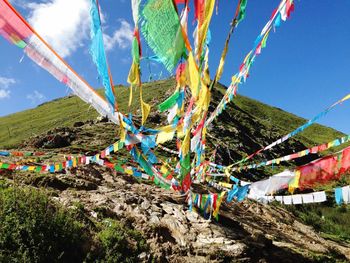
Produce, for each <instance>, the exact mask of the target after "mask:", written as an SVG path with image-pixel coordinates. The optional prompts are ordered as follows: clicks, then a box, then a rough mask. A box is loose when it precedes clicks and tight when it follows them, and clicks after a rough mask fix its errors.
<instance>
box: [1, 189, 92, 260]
mask: <svg viewBox="0 0 350 263" xmlns="http://www.w3.org/2000/svg"><path fill="white" fill-rule="evenodd" d="M0 222H1V223H0V262H81V261H82V260H83V258H84V255H85V254H86V253H85V252H84V249H83V247H84V243H85V242H86V238H85V237H84V229H83V225H82V224H81V223H79V222H78V221H77V220H76V219H75V217H74V215H73V213H72V212H70V211H67V210H65V209H63V208H62V207H60V206H59V205H57V204H55V203H53V202H52V201H50V200H49V197H48V196H47V195H46V194H45V193H44V192H43V191H40V190H34V189H30V188H14V187H9V188H6V187H0Z"/></svg>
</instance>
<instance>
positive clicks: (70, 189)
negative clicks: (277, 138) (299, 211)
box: [0, 122, 350, 262]
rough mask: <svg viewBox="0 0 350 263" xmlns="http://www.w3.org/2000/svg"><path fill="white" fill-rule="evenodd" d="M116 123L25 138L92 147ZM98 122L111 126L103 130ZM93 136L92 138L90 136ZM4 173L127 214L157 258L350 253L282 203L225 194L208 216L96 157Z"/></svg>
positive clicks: (339, 257)
mask: <svg viewBox="0 0 350 263" xmlns="http://www.w3.org/2000/svg"><path fill="white" fill-rule="evenodd" d="M82 126H83V128H82ZM111 127H114V126H112V124H109V123H104V122H100V123H98V124H94V123H92V122H89V123H77V124H76V125H75V127H73V128H69V129H68V128H62V129H58V130H55V131H52V132H49V133H47V134H45V135H42V136H38V137H36V138H31V139H29V140H28V141H27V142H26V143H25V145H24V146H26V147H27V148H28V149H30V150H36V149H37V148H38V147H40V148H41V149H47V150H48V149H50V150H48V151H52V156H55V154H56V153H57V152H60V153H66V154H67V153H76V152H82V151H83V152H84V153H93V152H95V151H96V149H103V147H105V146H107V145H108V144H109V143H110V142H111V141H113V140H112V138H113V137H115V134H116V130H113V129H111ZM98 129H100V130H104V131H105V132H104V133H103V134H102V135H99V134H100V133H98V132H96V130H98ZM107 130H109V131H110V132H109V133H108V134H106V131H107ZM92 136H94V140H93V141H91V139H90V140H89V138H91V137H92ZM88 142H89V143H88ZM87 145H89V147H90V148H88V146H87ZM94 147H95V148H94ZM58 148H59V149H58ZM52 156H49V157H47V158H49V159H50V158H51V159H52V158H53V157H52ZM115 156H116V157H117V158H118V155H115ZM51 159H50V160H51ZM16 160H18V158H10V159H7V161H16ZM0 178H6V180H9V181H12V182H13V183H15V184H20V185H31V186H33V187H46V188H48V189H51V190H52V191H53V196H54V197H53V198H54V199H56V200H57V201H59V202H61V203H62V204H64V205H65V206H67V207H73V208H74V207H75V206H76V204H77V203H79V204H81V205H82V206H83V208H84V211H85V213H86V216H87V217H93V218H95V219H97V220H103V218H106V217H109V218H114V219H117V220H120V221H125V222H128V223H129V224H131V225H132V226H133V227H134V228H135V229H137V230H139V231H140V232H141V233H142V234H143V235H144V237H145V238H146V240H147V243H148V244H149V246H150V253H151V254H152V258H153V259H154V260H155V261H156V262H189V261H191V262H230V261H233V262H310V261H311V262H312V261H320V262H324V261H340V262H346V261H350V244H347V243H343V244H340V243H335V242H333V241H330V240H326V239H324V238H322V237H321V236H320V235H319V233H316V232H315V231H314V230H313V229H312V228H311V227H309V226H306V225H304V224H302V223H300V222H299V221H298V220H297V219H296V218H295V217H294V216H293V215H292V214H291V213H289V212H287V211H286V210H284V209H283V208H281V207H278V206H277V205H263V204H258V203H256V202H252V201H250V200H245V201H244V202H242V203H235V202H232V203H225V202H224V203H223V205H222V206H221V210H220V216H219V220H218V221H215V220H214V219H212V220H205V219H203V217H202V216H201V215H200V214H198V213H196V212H195V211H189V210H188V207H187V206H186V204H185V197H184V196H181V195H180V194H178V193H176V192H174V191H170V190H169V191H167V190H163V189H161V188H158V187H157V186H155V185H153V184H151V183H148V182H146V181H138V180H137V179H135V178H133V177H130V176H127V175H124V174H120V173H116V172H115V171H112V170H110V169H108V168H106V167H101V166H98V165H97V164H90V165H87V166H80V167H78V168H76V169H72V170H69V171H67V172H66V173H56V174H52V175H40V176H39V175H37V174H34V173H27V172H16V173H15V172H9V171H2V172H1V173H0ZM139 258H140V261H148V260H149V258H150V255H149V254H147V253H142V254H141V255H139Z"/></svg>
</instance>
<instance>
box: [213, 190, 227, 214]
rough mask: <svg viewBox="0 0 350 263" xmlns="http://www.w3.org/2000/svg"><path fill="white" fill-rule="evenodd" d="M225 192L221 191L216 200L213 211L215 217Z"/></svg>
mask: <svg viewBox="0 0 350 263" xmlns="http://www.w3.org/2000/svg"><path fill="white" fill-rule="evenodd" d="M225 194H226V192H222V193H221V194H220V196H219V197H218V199H217V201H216V208H215V210H214V211H213V216H214V217H217V216H218V215H219V210H220V205H221V203H222V200H223V199H224V196H225Z"/></svg>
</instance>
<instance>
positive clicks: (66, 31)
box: [26, 0, 90, 57]
mask: <svg viewBox="0 0 350 263" xmlns="http://www.w3.org/2000/svg"><path fill="white" fill-rule="evenodd" d="M26 7H27V8H28V9H29V10H30V15H29V19H28V20H29V22H30V24H31V25H32V26H33V28H34V29H35V30H36V31H37V32H38V33H39V34H40V35H41V36H42V37H43V38H44V39H45V40H46V41H47V42H48V43H49V44H50V45H51V46H52V47H53V48H54V49H55V50H56V51H57V52H58V54H60V55H61V56H62V57H68V56H70V55H71V54H72V53H74V52H75V51H76V50H77V49H78V47H80V46H81V45H82V42H83V40H84V39H85V38H87V37H88V36H89V34H88V33H89V29H90V13H89V12H90V1H89V0H74V1H72V0H50V1H48V2H46V3H34V2H30V3H27V4H26Z"/></svg>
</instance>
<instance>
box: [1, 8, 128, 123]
mask: <svg viewBox="0 0 350 263" xmlns="http://www.w3.org/2000/svg"><path fill="white" fill-rule="evenodd" d="M0 20H1V21H2V28H1V30H0V35H1V36H3V37H4V38H5V39H7V40H9V41H10V43H13V44H14V45H16V46H18V47H19V48H22V49H23V50H24V52H25V54H26V55H27V56H28V57H29V58H30V59H32V60H33V61H34V62H35V63H36V64H38V65H39V66H40V67H42V68H43V69H45V70H46V71H48V72H49V73H50V74H51V75H53V76H54V77H55V78H56V79H57V80H58V81H60V82H61V83H63V84H65V85H67V86H68V87H69V88H71V89H72V90H73V92H74V94H76V95H77V96H79V97H80V98H81V99H82V100H83V101H85V102H86V103H88V104H91V105H92V106H93V107H94V108H95V109H96V110H97V112H98V113H100V114H101V115H102V116H107V117H108V118H109V119H110V120H112V121H113V122H114V123H116V124H119V119H120V118H121V114H120V113H118V112H112V111H111V110H110V106H109V104H108V103H107V102H106V101H105V100H104V99H103V98H102V97H101V96H100V95H98V94H97V93H96V92H95V90H94V89H93V88H92V87H90V86H89V85H88V84H87V82H86V81H85V80H83V79H82V77H80V76H79V75H78V74H77V73H76V72H75V71H74V70H73V69H72V68H71V67H70V66H69V65H68V64H67V63H66V62H65V61H64V60H63V59H62V58H61V57H60V56H59V55H58V54H57V53H56V52H55V51H54V50H53V49H52V48H51V47H50V46H49V45H48V44H47V43H46V42H45V41H44V40H43V39H42V38H41V37H40V36H39V35H38V33H36V32H35V31H34V30H33V29H32V28H31V27H30V25H29V24H28V22H27V21H26V20H25V19H24V18H23V17H22V16H21V15H20V14H19V13H18V12H17V11H16V10H15V9H14V8H13V7H12V5H11V4H10V2H9V1H0Z"/></svg>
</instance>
